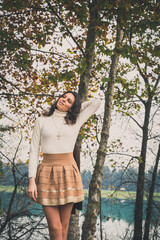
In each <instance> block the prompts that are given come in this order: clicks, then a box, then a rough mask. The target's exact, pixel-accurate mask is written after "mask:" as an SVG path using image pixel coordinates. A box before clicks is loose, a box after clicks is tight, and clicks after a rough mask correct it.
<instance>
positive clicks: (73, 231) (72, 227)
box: [67, 0, 98, 240]
mask: <svg viewBox="0 0 160 240" xmlns="http://www.w3.org/2000/svg"><path fill="white" fill-rule="evenodd" d="M89 14H90V20H89V26H88V33H87V39H86V48H85V61H86V68H85V70H84V72H83V73H82V75H81V76H80V84H79V96H80V98H81V100H82V101H85V100H87V96H88V85H89V80H90V76H91V69H92V63H93V56H94V49H95V41H96V30H95V29H96V26H97V24H98V23H97V18H98V4H97V0H93V2H92V4H91V5H90V7H89ZM77 144H78V146H79V149H81V140H80V138H78V140H77ZM79 238H80V232H79V212H78V211H76V213H75V214H74V215H72V216H71V219H70V224H69V231H68V237H67V240H75V239H77V240H78V239H79Z"/></svg>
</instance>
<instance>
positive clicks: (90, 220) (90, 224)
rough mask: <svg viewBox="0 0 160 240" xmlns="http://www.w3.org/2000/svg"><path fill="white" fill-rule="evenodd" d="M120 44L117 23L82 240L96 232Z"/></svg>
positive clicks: (89, 237)
mask: <svg viewBox="0 0 160 240" xmlns="http://www.w3.org/2000/svg"><path fill="white" fill-rule="evenodd" d="M121 42H122V30H121V29H120V27H119V24H118V22H117V37H116V46H115V52H114V54H113V55H112V58H111V60H112V63H111V68H110V74H109V78H110V81H109V82H108V87H107V90H106V92H105V109H104V118H103V127H102V133H101V141H100V146H99V149H98V151H97V159H96V164H95V168H94V172H93V175H92V179H91V182H90V185H89V197H88V205H87V211H86V213H85V220H84V223H83V226H82V240H93V237H94V234H95V232H96V220H97V215H98V214H99V212H100V196H101V182H102V175H103V168H104V162H105V157H106V149H107V143H108V138H109V128H110V123H111V112H112V100H113V92H114V83H115V79H116V72H117V65H118V61H119V56H118V54H117V52H116V50H117V48H118V47H119V46H120V43H121Z"/></svg>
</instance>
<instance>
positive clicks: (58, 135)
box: [52, 118, 63, 140]
mask: <svg viewBox="0 0 160 240" xmlns="http://www.w3.org/2000/svg"><path fill="white" fill-rule="evenodd" d="M52 119H53V121H54V124H55V126H56V129H57V138H58V140H60V138H61V136H62V135H61V131H62V127H63V121H62V124H61V126H60V129H58V127H57V124H56V121H55V120H54V118H52Z"/></svg>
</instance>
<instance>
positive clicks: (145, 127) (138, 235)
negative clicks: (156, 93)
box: [133, 98, 152, 240]
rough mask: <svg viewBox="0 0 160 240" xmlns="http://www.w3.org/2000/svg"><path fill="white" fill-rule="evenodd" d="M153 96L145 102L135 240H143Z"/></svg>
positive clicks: (135, 215)
mask: <svg viewBox="0 0 160 240" xmlns="http://www.w3.org/2000/svg"><path fill="white" fill-rule="evenodd" d="M151 103H152V98H149V99H148V100H147V102H146V103H145V117H144V124H143V127H142V132H143V134H142V145H141V154H140V158H139V170H138V181H137V193H136V203H135V213H134V237H133V239H134V240H142V221H143V195H144V176H145V164H146V153H147V142H148V125H149V117H150V111H151Z"/></svg>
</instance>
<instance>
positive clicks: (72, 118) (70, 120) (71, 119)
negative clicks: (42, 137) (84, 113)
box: [43, 91, 81, 125]
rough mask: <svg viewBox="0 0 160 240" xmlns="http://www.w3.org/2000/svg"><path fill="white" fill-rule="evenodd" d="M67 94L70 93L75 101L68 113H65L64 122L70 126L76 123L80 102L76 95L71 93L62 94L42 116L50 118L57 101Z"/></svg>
mask: <svg viewBox="0 0 160 240" xmlns="http://www.w3.org/2000/svg"><path fill="white" fill-rule="evenodd" d="M67 93H72V94H73V96H74V97H75V101H74V103H73V105H72V108H71V109H70V111H68V112H67V115H66V116H65V121H66V123H67V124H71V125H72V124H75V123H76V121H77V117H78V114H79V113H80V110H81V100H80V97H79V95H78V93H76V92H73V91H67V92H65V93H63V94H62V95H60V96H59V98H58V99H57V101H56V102H54V103H53V104H52V105H51V107H50V109H49V110H48V111H46V112H45V113H44V114H43V116H48V117H49V116H51V115H52V114H53V113H54V110H55V109H56V108H57V102H58V100H59V99H60V98H62V97H63V96H64V95H65V94H67Z"/></svg>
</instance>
